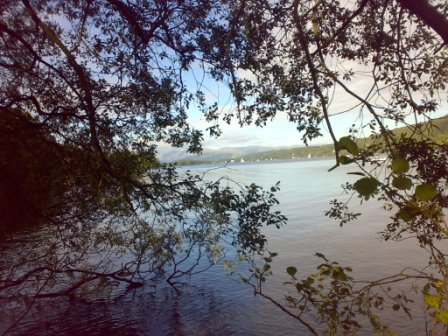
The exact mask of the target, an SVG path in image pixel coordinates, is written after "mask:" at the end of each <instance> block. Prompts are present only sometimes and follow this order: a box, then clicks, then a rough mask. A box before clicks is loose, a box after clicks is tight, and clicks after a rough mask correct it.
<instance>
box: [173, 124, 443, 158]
mask: <svg viewBox="0 0 448 336" xmlns="http://www.w3.org/2000/svg"><path fill="white" fill-rule="evenodd" d="M419 126H420V129H421V130H422V131H424V133H425V134H429V136H430V138H432V139H433V140H434V141H437V142H443V141H448V116H445V117H442V118H437V119H433V121H432V123H431V124H429V123H422V124H420V125H419ZM392 132H393V133H394V134H395V135H397V136H400V135H404V134H406V135H407V136H411V135H412V136H413V137H414V138H417V139H418V138H421V136H420V135H419V134H418V133H415V132H414V130H413V127H409V126H405V127H398V128H395V129H393V130H392ZM357 142H358V145H359V146H362V147H364V146H368V145H369V144H371V143H372V142H373V138H372V137H369V138H363V139H358V140H357ZM262 149H263V147H255V148H254V147H233V148H223V149H222V150H220V151H215V152H211V153H209V154H207V155H201V156H200V157H198V156H195V157H191V158H188V159H180V160H177V161H176V163H177V165H191V164H204V163H222V162H229V161H231V160H234V161H240V160H241V159H242V160H243V161H257V160H258V161H265V160H287V159H300V158H310V157H326V156H333V155H334V147H333V144H328V145H321V146H308V147H304V146H302V147H292V148H281V149H277V148H270V149H267V150H266V149H265V150H262Z"/></svg>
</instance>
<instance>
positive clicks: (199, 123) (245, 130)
mask: <svg viewBox="0 0 448 336" xmlns="http://www.w3.org/2000/svg"><path fill="white" fill-rule="evenodd" d="M345 67H346V68H347V67H349V68H353V69H354V70H355V71H359V75H357V76H356V77H355V78H354V79H353V80H352V81H350V82H348V83H346V85H348V86H349V88H350V90H353V91H354V92H356V93H357V94H359V95H360V96H363V97H364V96H365V93H366V92H368V91H369V90H370V88H371V85H372V82H371V78H370V77H368V76H366V75H364V74H363V71H366V70H368V68H366V67H365V66H361V65H358V64H356V63H352V64H345ZM240 75H242V76H246V74H240ZM197 77H198V76H196V78H197ZM248 77H249V79H250V78H251V76H250V75H248ZM190 80H191V83H196V80H195V78H193V77H191V78H190ZM191 83H190V84H191ZM196 84H197V83H196ZM201 84H202V87H201V89H202V90H203V91H204V93H205V99H206V101H207V102H208V103H213V102H215V101H217V102H218V106H219V109H220V111H221V113H224V112H225V111H227V110H229V109H234V108H235V104H233V100H232V97H231V95H230V92H229V90H228V89H227V88H226V87H225V86H224V85H223V84H218V83H213V82H208V83H207V82H206V81H205V80H204V81H201ZM384 96H385V99H384V100H383V99H379V100H382V101H378V104H383V105H384V104H385V102H386V101H387V93H384ZM332 97H333V98H332V100H331V103H330V112H331V113H332V114H334V115H333V116H332V117H331V118H330V120H331V123H332V126H333V130H334V132H335V135H336V138H338V139H339V138H340V137H343V136H346V135H348V132H349V129H350V127H351V125H352V124H354V123H356V124H360V122H361V119H360V118H365V120H364V122H365V121H366V120H370V119H371V116H370V114H369V113H368V112H367V111H365V110H364V111H362V112H361V111H360V109H359V107H358V108H354V109H353V110H350V111H346V110H349V109H350V108H352V107H353V106H356V104H357V101H356V100H355V99H354V98H353V97H350V96H349V95H347V93H345V91H344V90H343V89H342V88H340V87H339V88H336V90H335V92H334V93H333V94H332ZM446 100H447V95H446V94H445V97H444V102H443V101H442V102H441V107H440V108H439V110H438V112H436V113H435V114H434V117H441V116H444V115H446V114H448V109H447V104H446ZM344 111H346V112H344ZM342 112H343V113H342ZM413 120H414V119H413V117H412V116H411V117H410V118H409V119H407V122H409V123H412V122H413ZM189 122H190V124H191V125H192V126H193V127H194V128H195V129H198V130H202V131H203V133H204V143H203V146H204V148H205V150H207V149H220V148H224V147H245V146H268V147H285V146H304V143H303V141H302V140H301V134H300V133H299V132H298V131H297V130H296V126H295V124H294V123H291V122H289V121H288V120H287V116H286V113H284V112H283V114H281V113H279V114H278V115H277V116H276V117H275V119H274V120H273V121H271V122H268V124H267V125H266V126H264V127H257V126H255V125H249V126H244V127H240V126H239V125H238V123H237V120H233V121H232V123H231V124H230V125H228V124H226V123H224V122H221V123H220V125H221V129H222V131H223V134H222V135H221V136H220V137H219V138H217V139H216V138H211V137H209V136H208V135H207V131H205V129H206V128H207V127H210V126H211V124H208V123H207V122H206V121H205V118H204V117H203V115H202V114H201V113H200V112H199V111H198V110H197V109H196V110H195V109H192V110H191V111H190V113H189ZM386 124H387V125H388V126H389V127H390V128H395V127H400V126H403V125H400V124H395V123H393V122H386ZM321 133H322V134H323V136H322V137H319V138H317V139H315V140H313V141H311V142H310V143H309V144H310V145H321V144H329V143H332V140H331V137H330V133H329V132H328V129H327V127H326V125H325V124H322V125H321ZM368 135H370V133H369V131H368V130H367V129H365V133H364V134H362V135H360V136H361V137H362V136H368Z"/></svg>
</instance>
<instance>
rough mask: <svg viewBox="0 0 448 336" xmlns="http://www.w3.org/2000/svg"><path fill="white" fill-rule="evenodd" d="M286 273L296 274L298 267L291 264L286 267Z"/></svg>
mask: <svg viewBox="0 0 448 336" xmlns="http://www.w3.org/2000/svg"><path fill="white" fill-rule="evenodd" d="M286 273H288V274H289V275H290V276H294V275H296V273H297V268H295V267H294V266H289V267H287V268H286Z"/></svg>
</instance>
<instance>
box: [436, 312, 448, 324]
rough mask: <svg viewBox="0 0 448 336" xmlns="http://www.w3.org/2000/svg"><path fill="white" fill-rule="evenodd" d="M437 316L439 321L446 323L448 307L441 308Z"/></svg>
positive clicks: (447, 321) (447, 320)
mask: <svg viewBox="0 0 448 336" xmlns="http://www.w3.org/2000/svg"><path fill="white" fill-rule="evenodd" d="M438 317H439V320H440V322H442V323H445V324H448V309H443V310H442V311H441V312H440V313H439V316H438Z"/></svg>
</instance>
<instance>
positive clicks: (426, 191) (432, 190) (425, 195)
mask: <svg viewBox="0 0 448 336" xmlns="http://www.w3.org/2000/svg"><path fill="white" fill-rule="evenodd" d="M436 195H437V188H436V187H435V186H433V185H432V184H420V185H418V186H417V188H415V197H417V198H418V199H419V200H420V201H430V200H432V199H433V198H434V197H436Z"/></svg>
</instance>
